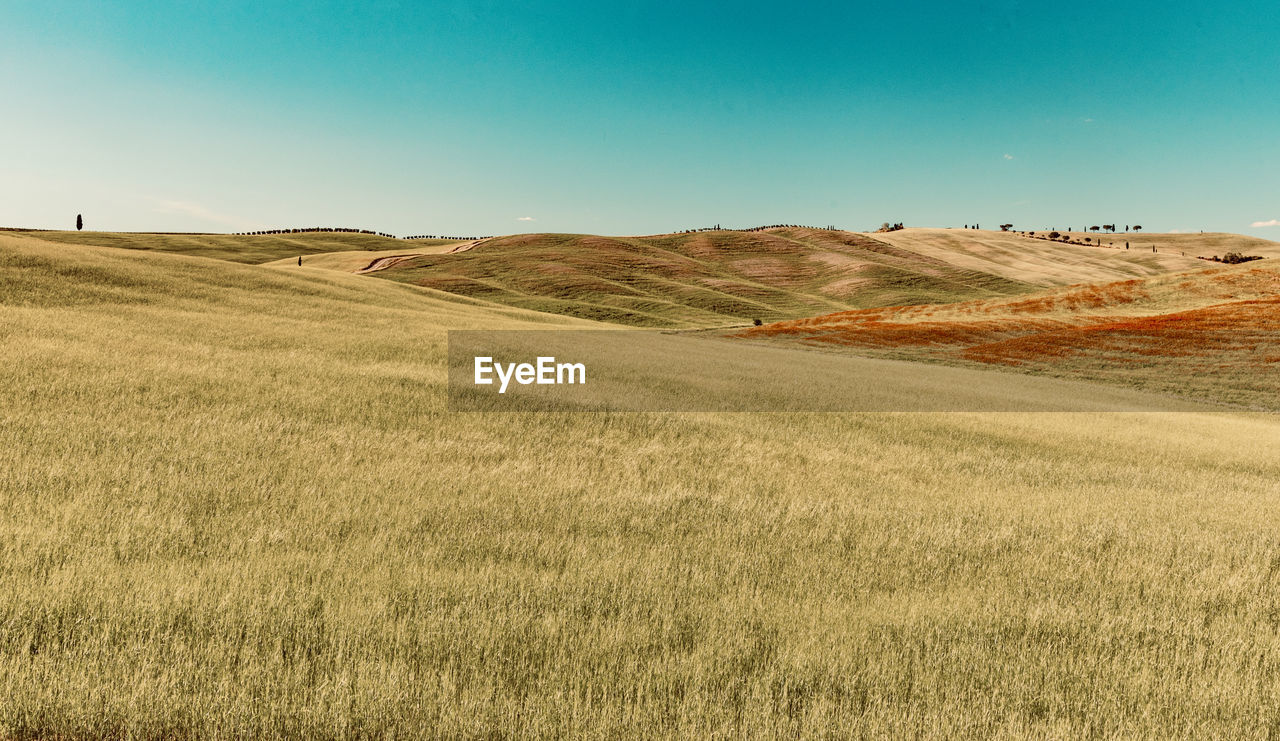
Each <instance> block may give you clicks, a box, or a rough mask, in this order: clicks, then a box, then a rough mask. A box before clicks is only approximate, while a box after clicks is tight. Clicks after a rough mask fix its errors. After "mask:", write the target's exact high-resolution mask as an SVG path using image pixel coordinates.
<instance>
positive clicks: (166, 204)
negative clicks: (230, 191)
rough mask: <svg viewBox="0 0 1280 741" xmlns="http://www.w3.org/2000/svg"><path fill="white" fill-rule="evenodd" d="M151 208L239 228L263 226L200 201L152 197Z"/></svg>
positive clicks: (164, 212) (160, 211)
mask: <svg viewBox="0 0 1280 741" xmlns="http://www.w3.org/2000/svg"><path fill="white" fill-rule="evenodd" d="M150 201H151V203H152V208H151V210H152V211H154V212H155V213H158V214H184V215H186V216H190V217H192V218H195V219H199V220H201V221H208V222H212V223H215V224H223V225H225V226H233V227H236V228H238V229H261V228H263V226H262V225H261V224H257V223H254V222H250V221H245V220H244V219H241V218H238V217H235V216H228V215H226V214H221V213H218V212H216V211H212V210H210V209H208V208H205V207H204V206H202V205H200V204H199V203H193V202H191V201H174V200H168V199H164V198H151V199H150Z"/></svg>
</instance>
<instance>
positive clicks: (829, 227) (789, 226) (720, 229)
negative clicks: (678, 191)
mask: <svg viewBox="0 0 1280 741" xmlns="http://www.w3.org/2000/svg"><path fill="white" fill-rule="evenodd" d="M766 229H814V230H820V231H829V232H838V231H840V229H839V227H836V226H832V225H827V226H805V225H804V224H766V225H764V226H751V227H747V228H745V229H734V228H731V227H724V226H720V225H719V224H716V225H715V226H701V227H697V228H696V229H681V230H680V231H676V232H671V233H672V234H696V233H698V232H762V231H764V230H766Z"/></svg>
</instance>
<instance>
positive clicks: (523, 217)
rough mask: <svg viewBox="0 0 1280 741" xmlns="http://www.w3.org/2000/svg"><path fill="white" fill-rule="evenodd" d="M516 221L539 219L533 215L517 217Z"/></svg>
mask: <svg viewBox="0 0 1280 741" xmlns="http://www.w3.org/2000/svg"><path fill="white" fill-rule="evenodd" d="M516 221H537V219H535V218H533V217H532V216H521V217H519V218H517V219H516Z"/></svg>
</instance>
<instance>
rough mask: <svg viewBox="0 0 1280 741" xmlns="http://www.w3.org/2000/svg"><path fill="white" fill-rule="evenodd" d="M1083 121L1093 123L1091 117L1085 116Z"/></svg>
mask: <svg viewBox="0 0 1280 741" xmlns="http://www.w3.org/2000/svg"><path fill="white" fill-rule="evenodd" d="M1084 122H1085V123H1093V119H1092V118H1086V119H1085V120H1084Z"/></svg>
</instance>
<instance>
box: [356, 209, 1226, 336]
mask: <svg viewBox="0 0 1280 741" xmlns="http://www.w3.org/2000/svg"><path fill="white" fill-rule="evenodd" d="M1202 266H1203V262H1201V261H1196V260H1192V259H1190V258H1183V257H1181V256H1174V255H1146V254H1140V253H1137V252H1130V253H1122V252H1117V251H1109V250H1100V249H1097V248H1088V247H1079V246H1075V245H1062V244H1053V243H1047V242H1040V241H1037V240H1029V239H1024V238H1019V237H1017V236H1015V235H1001V234H999V233H990V232H965V231H961V230H916V229H907V230H903V231H901V232H895V233H892V234H890V235H883V234H874V235H866V234H857V233H852V232H841V231H829V230H821V229H803V228H795V229H791V228H779V229H769V230H765V231H759V232H734V231H712V232H698V233H692V234H669V235H659V236H651V237H631V238H621V237H596V236H584V235H563V234H526V235H518V236H512V237H501V238H496V239H491V240H488V241H486V242H485V243H484V244H481V245H479V246H477V247H476V248H475V249H472V250H470V251H468V252H465V253H459V254H451V255H424V256H422V257H418V258H414V259H411V260H405V261H402V262H399V263H397V264H396V265H394V266H392V267H390V268H388V269H386V270H382V271H379V272H378V273H376V275H377V276H378V277H380V278H385V279H390V280H395V281H399V282H405V283H411V284H414V285H419V286H426V287H430V288H436V289H439V290H443V291H448V292H450V293H456V294H460V295H464V296H473V297H477V298H484V299H486V300H490V301H496V302H499V303H504V304H509V305H512V306H519V307H522V308H528V309H535V310H538V311H547V312H552V313H558V314H566V315H570V316H577V317H582V318H589V319H595V320H600V321H607V322H615V323H620V324H631V325H640V326H658V327H698V326H701V327H706V326H723V325H726V324H728V325H734V324H744V323H747V322H750V321H751V320H752V319H756V318H759V319H762V320H765V321H774V320H778V319H787V318H799V317H803V316H811V315H814V314H821V313H830V312H832V311H839V310H845V309H856V308H866V307H874V306H891V305H903V304H920V303H949V302H954V301H963V300H968V299H975V298H989V297H999V296H1013V295H1020V294H1025V293H1031V292H1033V291H1035V290H1037V289H1038V288H1043V287H1047V286H1057V285H1065V284H1070V283H1081V282H1096V281H1110V280H1117V279H1122V278H1131V277H1141V276H1149V275H1156V274H1159V273H1164V272H1171V271H1175V270H1186V269H1191V268H1196V267H1202Z"/></svg>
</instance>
